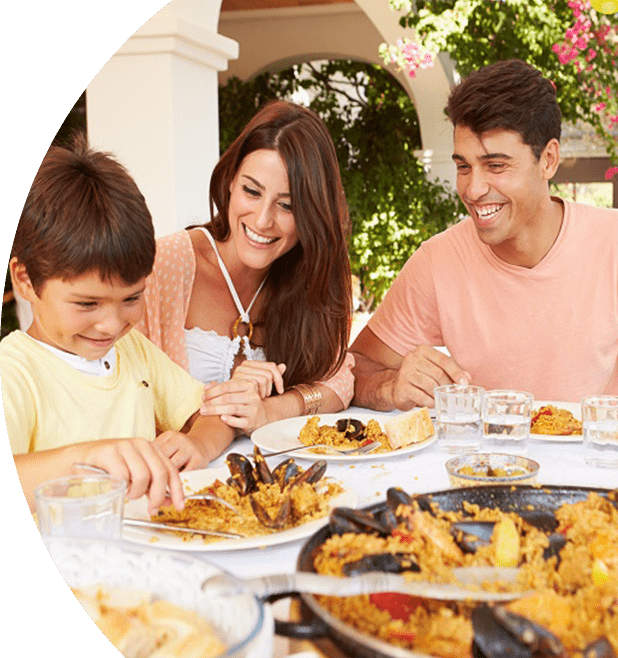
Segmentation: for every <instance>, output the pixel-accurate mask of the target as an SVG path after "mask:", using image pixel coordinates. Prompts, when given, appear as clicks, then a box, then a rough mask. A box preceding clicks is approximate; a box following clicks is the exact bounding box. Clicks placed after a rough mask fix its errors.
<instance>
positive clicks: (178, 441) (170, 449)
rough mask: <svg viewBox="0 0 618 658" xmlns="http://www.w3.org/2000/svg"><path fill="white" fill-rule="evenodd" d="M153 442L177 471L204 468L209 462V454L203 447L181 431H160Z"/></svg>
mask: <svg viewBox="0 0 618 658" xmlns="http://www.w3.org/2000/svg"><path fill="white" fill-rule="evenodd" d="M155 443H156V444H157V446H158V447H160V449H161V450H162V451H163V454H164V455H165V456H166V457H168V458H169V460H170V461H171V462H172V464H173V465H174V466H175V467H176V468H177V469H178V470H179V471H182V470H185V471H193V470H195V469H198V468H206V466H208V463H209V462H210V454H209V453H208V452H207V451H206V450H205V447H204V446H203V445H202V444H201V443H200V442H199V441H197V440H194V439H193V438H191V437H190V436H187V435H186V434H183V433H182V432H174V431H172V430H168V431H167V432H162V433H161V434H159V436H157V438H156V439H155Z"/></svg>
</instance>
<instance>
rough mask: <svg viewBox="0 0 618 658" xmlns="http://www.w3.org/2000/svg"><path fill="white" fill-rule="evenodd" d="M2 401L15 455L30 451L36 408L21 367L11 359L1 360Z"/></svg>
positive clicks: (12, 450)
mask: <svg viewBox="0 0 618 658" xmlns="http://www.w3.org/2000/svg"><path fill="white" fill-rule="evenodd" d="M0 377H1V383H2V403H3V406H4V417H5V419H6V429H7V432H8V436H9V443H10V444H11V452H12V453H13V454H14V455H22V454H25V453H27V452H29V451H30V449H31V447H32V437H33V436H34V432H35V427H36V409H35V404H34V397H33V394H32V389H31V387H30V386H29V384H28V379H27V376H24V375H23V374H22V373H21V371H20V369H19V367H18V366H17V365H16V364H14V363H12V362H11V361H10V360H9V361H5V360H2V361H1V362H0Z"/></svg>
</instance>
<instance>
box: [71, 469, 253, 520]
mask: <svg viewBox="0 0 618 658" xmlns="http://www.w3.org/2000/svg"><path fill="white" fill-rule="evenodd" d="M73 466H75V467H76V468H81V469H83V470H85V471H91V472H92V473H98V474H99V475H109V473H108V472H107V471H106V470H105V469H104V468H99V467H98V466H92V465H91V464H80V463H78V462H75V463H74V464H73ZM185 500H214V501H215V502H217V503H220V504H221V505H225V507H229V508H230V509H231V510H232V512H234V513H235V514H238V516H242V513H241V512H239V511H238V510H237V509H236V508H235V507H234V506H233V505H231V504H230V503H228V502H227V500H223V498H219V497H218V496H213V495H212V494H200V493H197V494H190V495H188V496H185Z"/></svg>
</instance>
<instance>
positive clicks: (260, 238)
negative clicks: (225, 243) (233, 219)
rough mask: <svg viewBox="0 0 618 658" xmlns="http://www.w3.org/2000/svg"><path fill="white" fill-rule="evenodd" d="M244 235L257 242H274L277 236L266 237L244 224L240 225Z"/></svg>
mask: <svg viewBox="0 0 618 658" xmlns="http://www.w3.org/2000/svg"><path fill="white" fill-rule="evenodd" d="M242 227H243V229H244V231H245V235H246V236H247V237H248V238H249V240H251V241H252V242H257V243H258V244H272V243H273V242H276V241H277V240H278V239H279V238H266V237H264V236H263V235H259V234H258V233H256V232H255V231H252V230H251V229H250V228H249V227H248V226H247V225H246V224H243V225H242Z"/></svg>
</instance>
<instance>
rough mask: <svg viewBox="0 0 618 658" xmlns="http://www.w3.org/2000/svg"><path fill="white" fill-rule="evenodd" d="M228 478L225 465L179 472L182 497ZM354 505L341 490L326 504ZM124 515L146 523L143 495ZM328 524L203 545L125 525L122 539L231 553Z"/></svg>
mask: <svg viewBox="0 0 618 658" xmlns="http://www.w3.org/2000/svg"><path fill="white" fill-rule="evenodd" d="M229 476H230V472H229V470H228V468H227V467H226V466H221V467H219V468H205V469H202V470H198V471H189V472H187V473H182V474H181V478H182V481H183V485H184V489H185V493H186V494H191V493H195V492H196V491H199V490H200V489H203V488H204V487H207V486H208V485H210V484H212V483H213V482H214V481H215V480H217V479H219V480H221V482H225V480H227V478H228V477H229ZM356 502H357V498H356V494H355V493H354V492H352V491H350V490H346V489H345V488H344V491H343V493H341V494H339V496H337V497H335V498H333V499H332V500H330V501H329V505H330V506H331V507H355V506H356ZM124 515H125V516H126V517H127V518H132V519H142V520H145V521H150V515H149V514H148V501H147V500H146V497H145V496H142V497H141V498H138V499H137V500H130V501H129V502H127V503H126V504H125V506H124ZM327 523H328V515H327V516H325V517H323V518H321V519H316V520H315V521H310V522H309V523H305V524H303V525H300V526H297V527H296V528H290V529H289V530H282V531H281V532H274V533H272V534H269V535H262V536H260V537H245V538H240V539H222V540H221V541H215V542H212V543H208V544H207V543H204V541H203V539H202V538H201V537H196V538H195V539H191V540H190V541H186V540H183V539H182V538H181V537H179V536H178V535H172V534H169V533H167V532H165V531H158V530H152V529H150V528H138V527H133V526H125V527H124V528H123V530H122V538H123V539H126V540H127V541H130V542H134V543H136V544H141V545H143V546H152V547H155V548H168V549H173V550H177V551H209V552H210V551H231V550H242V549H247V548H262V547H265V546H275V545H277V544H285V543H287V542H291V541H295V540H296V539H304V538H306V537H310V536H311V535H312V534H313V533H314V532H316V531H317V530H319V529H320V528H321V527H322V526H324V525H326V524H327Z"/></svg>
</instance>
